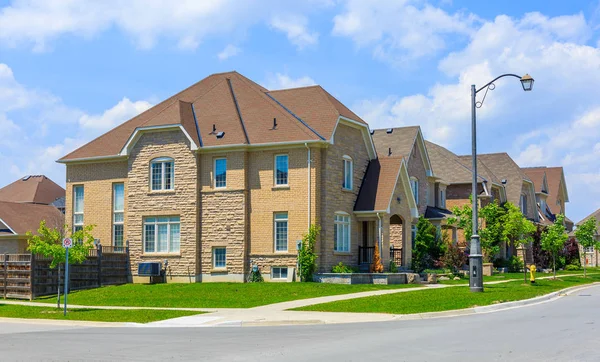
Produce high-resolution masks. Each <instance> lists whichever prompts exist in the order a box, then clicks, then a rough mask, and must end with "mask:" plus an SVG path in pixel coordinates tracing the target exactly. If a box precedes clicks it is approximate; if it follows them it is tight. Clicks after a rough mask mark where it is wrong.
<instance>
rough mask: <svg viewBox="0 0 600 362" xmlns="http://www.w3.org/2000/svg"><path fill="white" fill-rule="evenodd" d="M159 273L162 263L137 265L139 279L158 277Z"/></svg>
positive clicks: (154, 262)
mask: <svg viewBox="0 0 600 362" xmlns="http://www.w3.org/2000/svg"><path fill="white" fill-rule="evenodd" d="M161 271H162V263H161V262H158V261H153V262H146V263H139V264H138V275H139V276H141V277H158V276H160V275H161Z"/></svg>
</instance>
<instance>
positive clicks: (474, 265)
mask: <svg viewBox="0 0 600 362" xmlns="http://www.w3.org/2000/svg"><path fill="white" fill-rule="evenodd" d="M502 77H515V78H519V80H520V81H521V85H522V86H523V90H524V91H526V92H528V91H530V90H532V89H533V78H531V76H530V75H529V74H525V75H524V76H522V77H520V76H518V75H516V74H503V75H501V76H499V77H496V78H495V79H494V80H492V81H491V82H489V83H488V84H486V85H484V86H483V87H481V88H479V89H477V88H476V87H475V85H474V84H473V85H471V146H472V161H473V165H472V167H473V183H472V185H471V186H472V199H473V200H472V201H473V206H472V208H473V219H472V223H473V235H471V251H470V253H469V276H470V278H469V288H470V289H471V291H472V292H483V273H482V271H483V255H482V253H481V242H480V240H479V235H478V225H477V223H478V218H477V194H478V193H477V124H476V123H477V122H476V120H477V117H476V110H477V108H481V106H482V105H483V102H484V101H485V96H486V95H487V92H488V90H494V88H496V86H495V85H494V82H495V81H497V80H498V79H500V78H502ZM483 89H485V93H484V95H483V99H482V100H481V102H477V100H476V97H477V93H479V92H480V91H481V90H483Z"/></svg>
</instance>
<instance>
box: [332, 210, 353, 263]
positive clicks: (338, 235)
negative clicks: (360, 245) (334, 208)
mask: <svg viewBox="0 0 600 362" xmlns="http://www.w3.org/2000/svg"><path fill="white" fill-rule="evenodd" d="M333 227H334V231H333V235H334V238H333V250H334V251H335V252H338V253H349V252H350V250H351V249H352V220H351V218H350V215H349V214H347V213H345V212H336V213H335V216H334V219H333ZM345 235H347V236H348V240H347V242H348V245H345V240H344V236H345Z"/></svg>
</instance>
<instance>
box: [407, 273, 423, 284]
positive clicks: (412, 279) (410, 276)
mask: <svg viewBox="0 0 600 362" xmlns="http://www.w3.org/2000/svg"><path fill="white" fill-rule="evenodd" d="M406 282H407V283H408V284H420V283H421V278H420V277H419V274H415V273H406Z"/></svg>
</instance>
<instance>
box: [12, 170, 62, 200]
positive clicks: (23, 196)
mask: <svg viewBox="0 0 600 362" xmlns="http://www.w3.org/2000/svg"><path fill="white" fill-rule="evenodd" d="M64 196H65V189H63V188H62V187H60V186H58V185H57V184H56V183H54V181H52V180H50V179H49V178H47V177H46V176H43V175H38V176H26V177H24V178H22V179H19V180H17V181H15V182H13V183H11V184H9V185H7V186H5V187H3V188H1V189H0V201H10V202H24V203H34V204H50V203H52V202H54V201H55V200H56V199H58V198H61V197H64Z"/></svg>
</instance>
